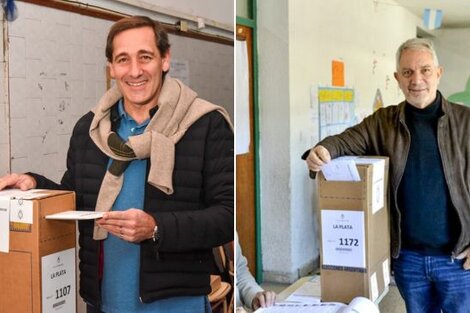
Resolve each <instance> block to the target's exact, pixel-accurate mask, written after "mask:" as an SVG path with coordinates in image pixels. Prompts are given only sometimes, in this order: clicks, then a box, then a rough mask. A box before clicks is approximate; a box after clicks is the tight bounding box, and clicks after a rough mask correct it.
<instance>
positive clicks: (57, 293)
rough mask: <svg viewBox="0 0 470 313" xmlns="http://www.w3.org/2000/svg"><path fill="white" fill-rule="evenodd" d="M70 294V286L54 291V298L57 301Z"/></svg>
mask: <svg viewBox="0 0 470 313" xmlns="http://www.w3.org/2000/svg"><path fill="white" fill-rule="evenodd" d="M68 294H70V285H67V286H65V287H62V288H59V289H56V290H55V298H56V299H59V298H62V297H65V296H66V295H68Z"/></svg>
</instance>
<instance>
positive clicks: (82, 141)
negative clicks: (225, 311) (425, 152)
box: [30, 111, 234, 307]
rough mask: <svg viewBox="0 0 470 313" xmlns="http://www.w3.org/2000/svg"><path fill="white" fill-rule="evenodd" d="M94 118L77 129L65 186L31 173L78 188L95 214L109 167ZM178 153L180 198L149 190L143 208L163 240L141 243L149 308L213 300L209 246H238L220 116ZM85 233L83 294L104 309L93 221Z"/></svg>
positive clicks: (43, 184)
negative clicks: (176, 299) (95, 136)
mask: <svg viewBox="0 0 470 313" xmlns="http://www.w3.org/2000/svg"><path fill="white" fill-rule="evenodd" d="M92 119H93V113H92V112H89V113H88V114H86V115H84V116H83V117H82V118H81V119H80V120H79V121H78V122H77V124H76V126H75V128H74V131H73V135H72V138H71V141H70V147H69V151H68V155H67V171H66V173H65V174H64V176H63V178H62V181H61V184H60V185H58V184H55V183H54V182H52V181H50V180H48V179H47V178H45V177H43V176H40V175H37V174H31V173H30V174H31V175H33V176H34V177H35V179H36V180H37V183H38V186H37V187H38V188H48V189H68V190H74V191H75V192H76V195H77V209H78V210H91V211H93V210H94V209H95V204H96V199H97V195H98V192H99V188H100V185H101V181H102V179H103V177H104V174H105V170H106V166H107V162H108V157H107V156H106V155H104V154H103V153H102V152H101V151H100V150H99V149H98V148H97V147H96V145H95V144H94V142H93V141H92V140H91V139H90V137H89V135H88V131H89V128H90V123H91V121H92ZM175 149H176V150H175V155H176V157H175V168H174V172H173V187H174V193H173V194H172V195H166V194H164V193H163V192H161V191H160V190H158V189H156V188H154V187H153V186H151V185H149V184H148V183H147V184H146V190H145V205H144V210H145V212H147V213H149V214H151V215H152V216H153V217H154V218H155V220H156V221H157V223H158V226H159V232H160V240H159V243H158V245H156V244H155V243H154V242H153V241H152V240H146V241H143V242H141V243H140V246H141V250H140V251H141V263H140V297H141V301H143V302H151V301H154V300H156V299H161V298H166V297H172V296H185V295H203V294H208V293H209V292H210V279H209V271H210V264H211V261H212V259H211V258H212V249H211V248H212V247H215V246H218V245H221V244H223V243H226V242H228V241H231V240H233V227H234V214H233V213H234V212H233V211H234V209H233V207H234V202H233V194H234V189H233V182H234V175H233V133H232V131H231V129H230V127H229V125H228V124H227V122H226V121H225V119H224V118H223V117H222V115H221V114H220V113H218V112H215V111H214V112H211V113H208V114H206V115H204V116H203V117H202V118H200V119H199V120H198V121H196V122H195V123H194V124H193V125H192V126H191V127H190V128H189V129H188V131H187V132H186V134H185V135H184V137H183V138H182V139H181V140H180V141H179V142H178V143H177V144H176V146H175ZM148 163H150V160H149V162H148ZM147 171H148V169H147ZM79 231H80V237H79V245H80V251H79V257H80V295H81V296H82V297H83V299H84V300H85V301H86V302H88V303H91V304H93V305H95V306H98V307H99V306H100V303H101V297H100V294H101V291H100V281H99V277H98V275H99V274H98V271H99V254H100V251H99V250H100V242H98V241H95V240H93V222H88V221H85V222H80V223H79ZM123 283H125V282H123Z"/></svg>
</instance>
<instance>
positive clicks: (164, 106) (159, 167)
mask: <svg viewBox="0 0 470 313" xmlns="http://www.w3.org/2000/svg"><path fill="white" fill-rule="evenodd" d="M120 98H122V95H121V92H120V91H119V89H118V88H117V87H113V88H111V89H110V90H108V91H107V92H106V93H105V94H104V96H103V97H102V98H101V100H100V101H99V102H98V104H97V105H96V107H95V108H94V109H93V112H94V113H95V116H94V118H93V121H92V122H91V126H90V137H91V138H92V140H93V141H94V142H95V144H96V145H97V146H98V148H100V150H101V151H103V153H105V154H106V155H107V156H109V157H110V158H112V159H113V160H118V161H131V160H134V159H146V158H150V164H151V166H150V171H149V176H148V183H149V184H151V185H152V186H155V187H156V188H158V189H160V190H161V191H163V192H164V193H166V194H172V193H173V184H172V176H173V168H174V161H175V144H176V143H177V142H178V141H179V140H180V139H181V137H183V135H184V134H185V132H186V130H187V129H188V128H189V127H190V126H191V125H192V124H193V123H194V122H196V121H197V120H198V119H199V118H201V117H202V116H203V115H205V114H207V113H209V112H211V111H215V110H216V111H218V112H220V113H221V114H222V115H223V117H224V118H225V119H226V120H227V122H228V123H229V125H230V127H231V129H232V131H233V126H232V124H231V122H230V117H229V115H228V113H227V112H226V111H225V109H224V108H222V107H219V106H217V105H214V104H212V103H210V102H207V101H205V100H202V99H199V98H197V94H196V93H195V92H194V91H193V90H191V89H190V88H188V87H187V86H185V85H184V84H183V83H181V82H180V81H179V80H177V79H173V78H171V77H170V76H169V75H167V76H166V78H165V81H164V83H163V86H162V89H161V92H160V96H159V99H158V104H157V105H158V111H157V113H156V114H155V115H154V116H153V117H152V119H151V120H150V122H149V124H148V125H147V127H146V128H145V131H144V133H143V134H141V135H138V136H131V137H129V141H128V142H126V143H125V145H127V146H128V147H123V148H124V150H126V148H127V150H128V152H129V153H127V154H126V153H116V150H115V149H111V148H110V147H109V145H108V142H109V141H108V140H110V139H111V138H112V137H113V136H111V135H112V134H114V133H113V132H112V130H111V120H110V114H111V107H112V106H113V105H114V104H116V102H117V101H118V100H119V99H120ZM111 140H112V139H111ZM111 167H112V166H111ZM111 167H110V168H111ZM112 172H113V171H111V170H108V171H107V172H106V174H105V176H104V179H103V182H102V184H101V188H100V191H99V194H98V199H97V203H96V209H95V210H96V211H109V210H110V209H111V207H112V206H113V204H114V201H115V200H116V197H117V196H118V194H119V192H120V190H121V187H122V182H123V175H121V174H118V175H116V173H114V174H113V173H112ZM106 237H107V231H106V230H104V229H102V228H100V227H98V226H97V225H96V224H95V228H94V234H93V238H94V239H95V240H103V239H105V238H106Z"/></svg>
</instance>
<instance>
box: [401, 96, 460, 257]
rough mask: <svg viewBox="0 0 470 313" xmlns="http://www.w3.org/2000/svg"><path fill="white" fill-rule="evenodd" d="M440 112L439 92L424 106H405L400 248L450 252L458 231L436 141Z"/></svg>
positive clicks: (427, 252)
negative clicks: (407, 135) (407, 146)
mask: <svg viewBox="0 0 470 313" xmlns="http://www.w3.org/2000/svg"><path fill="white" fill-rule="evenodd" d="M442 114H443V113H442V110H441V95H440V93H439V92H438V94H437V97H436V100H435V101H434V102H433V103H432V104H430V105H429V106H427V107H426V108H424V109H418V108H416V107H413V106H412V105H410V104H409V103H406V107H405V118H406V125H407V126H408V129H409V131H410V134H411V146H410V151H409V153H408V159H407V162H406V167H405V172H404V174H403V178H402V180H401V183H400V187H399V189H398V205H399V208H400V211H401V214H402V220H401V221H402V223H401V227H402V242H403V248H405V249H410V250H414V251H417V252H421V253H423V254H427V255H440V254H450V253H451V251H452V248H453V246H454V245H455V243H456V241H457V239H458V234H459V233H460V226H459V225H460V224H459V222H458V217H457V215H456V212H455V209H454V207H453V206H452V203H451V200H450V196H449V190H448V187H447V184H446V181H445V177H444V171H443V168H442V160H441V156H440V153H439V149H438V143H437V123H438V120H439V117H440V116H442Z"/></svg>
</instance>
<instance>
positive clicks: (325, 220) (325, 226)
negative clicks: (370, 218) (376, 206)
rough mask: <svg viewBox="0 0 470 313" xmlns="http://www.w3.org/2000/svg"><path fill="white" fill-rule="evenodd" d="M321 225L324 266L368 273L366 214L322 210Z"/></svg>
mask: <svg viewBox="0 0 470 313" xmlns="http://www.w3.org/2000/svg"><path fill="white" fill-rule="evenodd" d="M321 223H322V227H321V229H322V251H323V254H322V257H323V265H322V267H324V268H332V269H344V270H359V271H361V270H365V267H366V251H365V230H364V228H365V225H364V212H362V211H348V210H322V211H321Z"/></svg>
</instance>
